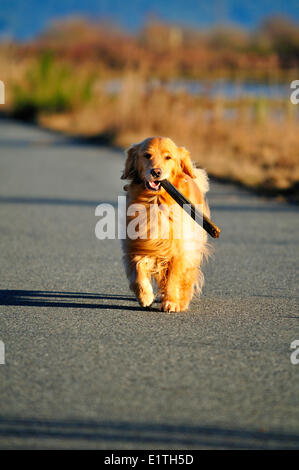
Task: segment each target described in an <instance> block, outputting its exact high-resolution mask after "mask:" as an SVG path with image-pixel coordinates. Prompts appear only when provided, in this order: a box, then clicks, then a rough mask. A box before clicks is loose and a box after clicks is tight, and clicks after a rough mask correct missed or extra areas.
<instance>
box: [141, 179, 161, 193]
mask: <svg viewBox="0 0 299 470" xmlns="http://www.w3.org/2000/svg"><path fill="white" fill-rule="evenodd" d="M145 186H146V188H147V189H149V190H150V191H159V189H160V188H161V181H159V180H156V181H146V182H145Z"/></svg>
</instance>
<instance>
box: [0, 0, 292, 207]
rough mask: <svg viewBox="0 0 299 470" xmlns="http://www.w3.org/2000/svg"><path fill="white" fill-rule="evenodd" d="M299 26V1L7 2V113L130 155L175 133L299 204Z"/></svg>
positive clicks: (0, 33) (215, 168)
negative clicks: (296, 86)
mask: <svg viewBox="0 0 299 470" xmlns="http://www.w3.org/2000/svg"><path fill="white" fill-rule="evenodd" d="M298 21H299V4H298V1H297V0H289V1H285V0H284V1H281V0H272V1H268V0H260V1H259V2H252V1H251V0H242V1H237V0H218V1H217V0H210V1H209V2H206V1H199V0H184V1H182V0H171V1H170V0H164V1H163V2H161V1H158V0H147V1H145V0H130V1H128V2H123V1H121V0H110V1H106V0H86V1H84V2H83V1H79V0H51V1H50V0H48V1H47V0H45V1H44V2H39V1H38V0H27V1H25V0H11V1H9V0H2V2H1V11H0V79H1V80H2V81H3V82H4V83H5V98H6V99H5V105H1V110H2V111H4V112H5V113H6V114H9V115H10V116H12V117H15V118H19V119H23V120H27V121H34V122H37V123H38V124H39V125H42V126H45V127H48V128H51V129H55V130H58V131H62V132H65V133H68V134H71V135H75V136H84V137H86V138H89V139H91V140H94V141H95V142H105V143H109V144H112V145H117V146H121V147H126V146H128V145H129V144H131V143H132V142H136V141H139V140H141V139H143V138H145V137H148V136H150V135H167V136H170V137H171V138H173V139H174V140H175V142H176V143H178V144H179V145H184V146H185V147H186V148H188V149H189V150H190V151H191V153H192V158H193V160H195V161H196V162H198V164H199V165H201V166H202V167H204V168H206V169H207V171H208V172H209V174H210V175H212V176H215V177H217V178H220V179H222V180H229V181H234V182H238V183H240V184H242V185H245V186H247V187H250V188H254V189H255V190H258V191H260V192H262V193H263V194H270V195H273V196H276V197H278V198H283V199H288V200H299V165H298V163H299V105H295V104H292V103H291V101H290V95H291V91H292V90H291V89H290V83H291V82H292V81H293V80H296V79H298V80H299V24H298ZM82 158H84V157H82Z"/></svg>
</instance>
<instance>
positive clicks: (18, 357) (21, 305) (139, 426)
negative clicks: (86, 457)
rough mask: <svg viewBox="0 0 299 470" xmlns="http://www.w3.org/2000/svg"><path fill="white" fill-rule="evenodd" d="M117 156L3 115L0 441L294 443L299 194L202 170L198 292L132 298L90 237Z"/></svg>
mask: <svg viewBox="0 0 299 470" xmlns="http://www.w3.org/2000/svg"><path fill="white" fill-rule="evenodd" d="M123 163H124V157H123V155H122V154H121V152H119V151H117V150H115V149H111V148H105V147H98V148H97V147H95V146H90V145H87V144H86V143H85V144H84V143H82V142H81V143H78V142H75V141H72V140H70V139H67V138H66V137H63V136H61V135H59V134H55V133H51V132H47V131H43V130H39V129H37V128H35V127H33V126H26V125H22V124H19V123H14V122H12V121H7V120H3V119H2V120H1V121H0V245H1V246H0V249H1V262H0V282H1V285H0V289H1V291H0V340H1V341H2V342H3V343H4V344H5V364H3V365H0V381H1V383H0V387H1V395H0V398H1V399H0V447H1V448H18V449H21V448H26V449H28V448H34V449H48V448H69V449H73V448H103V449H115V448H118V449H136V448H140V449H147V448H149V449H150V448H152V449H159V448H161V449H163V448H164V449H165V448H168V449H196V448H198V449H202V448H208V449H210V448H214V449H221V448H228V449H241V448H256V449H261V448H263V449H271V448H275V449H280V448H287V449H289V448H299V394H298V390H299V364H298V365H295V364H292V363H291V360H290V355H291V353H292V350H291V349H290V345H291V343H292V342H293V341H294V340H299V314H298V291H297V284H298V272H297V273H296V268H297V269H298V256H299V255H298V232H299V218H298V208H296V207H295V206H291V205H287V204H282V203H276V202H273V201H268V200H265V199H261V198H258V197H256V196H253V195H252V194H250V193H248V192H246V191H244V190H240V189H238V188H236V187H234V186H232V185H223V184H219V183H216V182H212V183H211V191H210V193H209V201H210V205H211V210H212V218H213V220H214V221H215V222H216V223H217V224H218V225H219V226H220V227H221V228H222V234H221V237H220V239H219V240H216V241H212V243H213V245H214V248H215V254H214V258H213V259H212V260H211V261H210V262H209V264H208V265H206V266H205V274H206V285H205V288H204V291H203V295H202V297H201V299H195V300H194V301H193V302H192V305H191V308H190V311H189V312H188V313H179V314H166V313H162V312H160V311H158V309H157V308H156V307H155V308H153V309H152V310H150V311H142V310H141V309H140V307H139V305H138V303H137V302H136V300H135V299H134V297H133V295H132V293H131V292H130V291H129V289H128V285H127V281H126V278H125V275H124V271H123V267H122V262H121V250H120V244H119V241H118V240H98V239H97V238H96V237H95V224H96V222H97V220H98V218H97V217H95V208H96V206H97V205H98V204H99V203H101V202H107V203H111V204H113V205H114V206H115V204H116V201H117V196H118V195H119V194H122V185H123V183H122V182H121V181H120V179H119V177H120V174H121V169H122V166H123ZM296 275H297V278H296ZM298 357H299V354H298Z"/></svg>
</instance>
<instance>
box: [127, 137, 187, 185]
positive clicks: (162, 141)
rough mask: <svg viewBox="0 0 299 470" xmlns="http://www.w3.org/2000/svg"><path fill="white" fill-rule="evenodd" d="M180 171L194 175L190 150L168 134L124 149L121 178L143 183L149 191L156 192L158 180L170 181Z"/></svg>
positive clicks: (180, 172)
mask: <svg viewBox="0 0 299 470" xmlns="http://www.w3.org/2000/svg"><path fill="white" fill-rule="evenodd" d="M179 174H182V175H183V174H185V175H188V176H190V177H191V178H195V174H194V169H193V165H192V162H191V159H190V154H189V152H188V151H187V150H186V149H185V148H184V147H177V146H176V145H175V143H174V142H173V141H172V140H171V139H169V138H168V137H150V138H148V139H145V140H143V141H142V142H140V143H139V144H134V145H132V146H131V147H130V148H129V149H128V150H127V160H126V164H125V169H124V172H123V175H122V177H121V179H127V180H132V181H133V182H136V183H141V184H144V186H145V188H146V189H147V190H148V191H153V192H157V191H159V190H160V189H161V185H160V181H161V180H164V179H168V180H169V181H170V182H172V181H173V180H174V179H175V178H176V177H177V176H178V175H179Z"/></svg>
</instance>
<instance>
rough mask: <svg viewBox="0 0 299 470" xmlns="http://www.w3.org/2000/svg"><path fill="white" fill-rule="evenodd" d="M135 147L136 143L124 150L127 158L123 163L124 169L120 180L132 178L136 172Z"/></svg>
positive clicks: (136, 147) (136, 146)
mask: <svg viewBox="0 0 299 470" xmlns="http://www.w3.org/2000/svg"><path fill="white" fill-rule="evenodd" d="M137 149H138V145H137V144H134V145H131V147H130V148H128V149H127V150H126V154H127V159H126V163H125V169H124V171H123V174H122V176H121V178H120V179H122V180H133V179H134V177H135V176H136V172H137Z"/></svg>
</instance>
